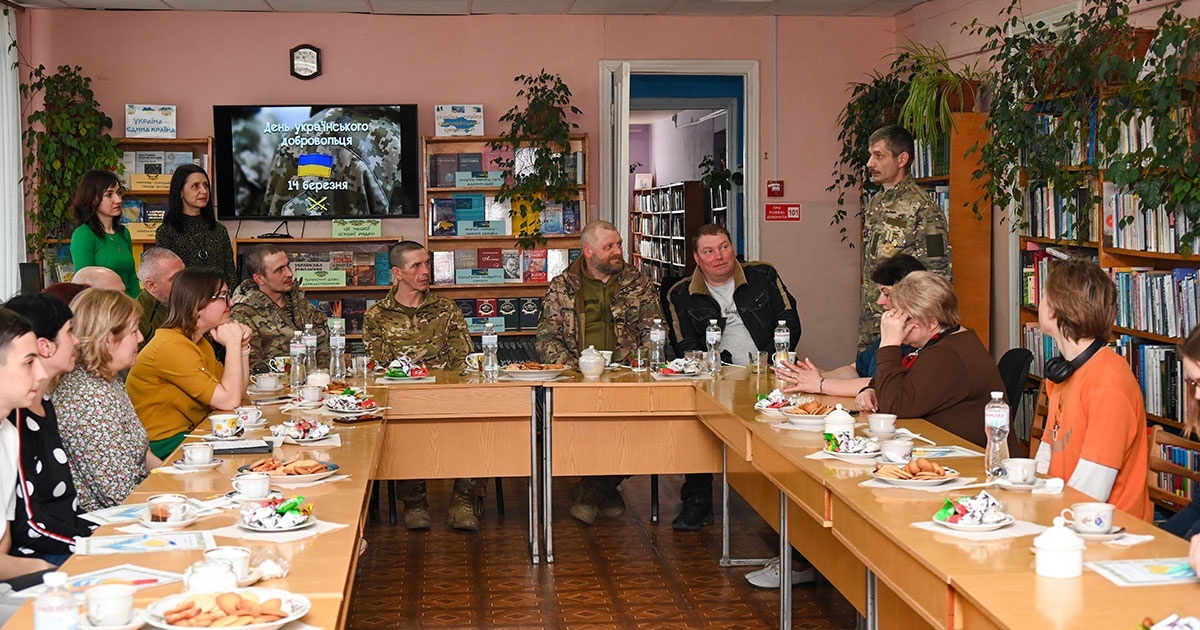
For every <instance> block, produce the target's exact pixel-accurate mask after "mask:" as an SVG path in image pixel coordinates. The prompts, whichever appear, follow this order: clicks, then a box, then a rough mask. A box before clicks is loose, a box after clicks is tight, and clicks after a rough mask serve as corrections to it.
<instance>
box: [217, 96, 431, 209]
mask: <svg viewBox="0 0 1200 630" xmlns="http://www.w3.org/2000/svg"><path fill="white" fill-rule="evenodd" d="M213 143H214V147H213V152H214V153H216V158H215V159H216V171H217V172H216V175H215V179H216V186H217V214H218V216H219V217H220V218H222V219H274V218H281V219H287V218H299V219H312V218H353V217H375V218H380V217H383V218H386V217H416V216H419V214H420V209H419V207H418V205H417V196H418V188H419V180H418V178H419V177H420V175H419V172H418V164H419V161H418V156H417V153H418V151H420V143H419V142H418V140H417V106H416V105H214V106H213Z"/></svg>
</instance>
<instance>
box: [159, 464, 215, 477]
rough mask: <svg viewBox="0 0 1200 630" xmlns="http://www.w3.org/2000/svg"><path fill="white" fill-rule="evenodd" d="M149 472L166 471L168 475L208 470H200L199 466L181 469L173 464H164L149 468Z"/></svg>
mask: <svg viewBox="0 0 1200 630" xmlns="http://www.w3.org/2000/svg"><path fill="white" fill-rule="evenodd" d="M150 472H158V473H166V474H168V475H190V474H192V473H198V472H208V471H206V470H201V469H199V468H192V469H190V470H183V469H182V468H176V467H175V465H174V464H168V465H166V466H159V467H158V468H155V469H153V470H151V471H150Z"/></svg>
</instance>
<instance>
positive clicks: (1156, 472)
mask: <svg viewBox="0 0 1200 630" xmlns="http://www.w3.org/2000/svg"><path fill="white" fill-rule="evenodd" d="M1149 446H1150V467H1149V469H1148V470H1147V473H1146V485H1147V487H1148V488H1149V489H1150V501H1152V502H1154V503H1156V504H1158V505H1162V506H1163V507H1166V508H1168V509H1171V510H1179V509H1181V508H1183V507H1185V506H1187V505H1188V504H1189V503H1191V502H1192V500H1191V499H1189V498H1188V497H1185V496H1183V495H1179V494H1175V493H1174V492H1172V491H1171V490H1170V489H1169V486H1170V485H1174V483H1173V481H1166V480H1163V479H1160V475H1163V474H1167V475H1174V476H1175V479H1177V480H1178V481H1180V484H1179V486H1181V487H1182V486H1184V485H1185V484H1186V485H1187V486H1188V487H1189V489H1190V490H1191V491H1192V492H1195V490H1196V488H1200V472H1198V471H1195V470H1190V469H1188V468H1185V467H1184V466H1180V465H1179V464H1176V463H1174V462H1172V461H1171V460H1169V459H1167V458H1166V457H1164V456H1163V447H1164V446H1167V447H1174V448H1180V449H1187V450H1189V451H1192V452H1191V453H1190V454H1187V455H1188V459H1189V460H1194V459H1195V458H1197V457H1200V442H1194V441H1192V440H1189V439H1186V438H1181V437H1179V436H1177V435H1172V434H1171V433H1168V432H1167V431H1166V430H1164V429H1163V428H1162V427H1160V426H1158V425H1155V426H1154V429H1153V430H1151V432H1150V440H1149ZM1164 481H1166V483H1164ZM1164 485H1167V486H1168V488H1164V487H1163V486H1164Z"/></svg>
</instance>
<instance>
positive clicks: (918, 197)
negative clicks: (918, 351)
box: [858, 125, 954, 350]
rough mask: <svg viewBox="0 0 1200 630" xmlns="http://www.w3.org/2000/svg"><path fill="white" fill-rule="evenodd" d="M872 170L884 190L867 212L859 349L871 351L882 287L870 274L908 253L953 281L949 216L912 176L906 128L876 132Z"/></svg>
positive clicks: (910, 144) (910, 143) (870, 161)
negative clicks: (896, 256) (892, 258)
mask: <svg viewBox="0 0 1200 630" xmlns="http://www.w3.org/2000/svg"><path fill="white" fill-rule="evenodd" d="M869 143H870V145H869V146H870V152H871V157H870V159H868V160H867V171H868V172H869V174H870V176H871V181H872V182H874V183H875V184H877V185H879V186H882V187H883V190H882V191H880V192H879V193H877V194H876V195H875V196H874V197H872V198H871V201H870V202H869V203H868V204H867V208H866V210H864V211H863V269H862V278H863V284H862V302H861V304H862V310H861V311H860V315H859V322H858V347H859V349H860V350H861V349H863V348H866V347H867V346H869V345H871V344H872V342H873V341H874V339H875V337H877V336H878V335H879V316H880V314H882V312H883V311H882V307H880V306H879V305H878V304H877V301H878V299H879V288H878V286H877V285H876V284H875V283H874V282H872V281H871V273H872V272H874V271H875V266H876V265H877V264H879V261H881V260H883V259H885V258H890V257H892V256H895V255H896V254H908V255H910V256H913V257H914V258H916V259H917V260H919V261H921V264H923V265H925V268H926V269H928V270H929V271H932V272H934V273H938V274H940V275H942V276H945V277H946V279H947V280H950V281H951V282H953V280H954V276H953V274H952V273H951V268H950V258H951V249H950V237H949V231H948V223H947V220H946V213H945V212H943V211H942V209H941V207H939V206H938V204H937V203H936V202H934V200H933V197H932V196H931V195H930V194H929V193H928V192H926V191H925V190H923V189H922V188H921V187H920V186H918V185H917V182H916V181H915V180H913V178H912V176H911V175H909V168H910V167H911V165H912V159H913V154H914V149H913V137H912V134H910V133H908V131H907V130H905V129H904V128H903V127H899V126H897V125H888V126H886V127H883V128H881V129H879V130H877V131H876V132H875V133H873V134H871V137H870V139H869Z"/></svg>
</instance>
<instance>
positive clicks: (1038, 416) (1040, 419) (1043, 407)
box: [1029, 380, 1050, 457]
mask: <svg viewBox="0 0 1200 630" xmlns="http://www.w3.org/2000/svg"><path fill="white" fill-rule="evenodd" d="M1034 401H1035V402H1034V404H1033V421H1032V423H1031V424H1030V426H1029V456H1030V457H1036V456H1037V452H1038V446H1040V445H1041V443H1042V434H1043V433H1045V431H1046V416H1047V415H1049V413H1050V403H1049V399H1048V398H1047V397H1046V382H1045V381H1044V380H1043V381H1042V384H1041V385H1040V386H1038V390H1037V397H1036V398H1034Z"/></svg>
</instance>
